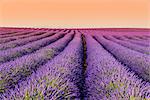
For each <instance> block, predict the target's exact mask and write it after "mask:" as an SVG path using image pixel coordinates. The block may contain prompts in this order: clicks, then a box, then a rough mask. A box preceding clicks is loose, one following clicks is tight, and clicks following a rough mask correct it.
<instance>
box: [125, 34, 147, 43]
mask: <svg viewBox="0 0 150 100" xmlns="http://www.w3.org/2000/svg"><path fill="white" fill-rule="evenodd" d="M123 37H125V38H127V39H129V40H135V41H143V42H144V41H147V40H148V39H143V38H142V36H138V38H137V36H133V35H132V36H129V35H123ZM139 37H140V38H139ZM141 38H142V39H141Z"/></svg>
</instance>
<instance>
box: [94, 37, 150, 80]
mask: <svg viewBox="0 0 150 100" xmlns="http://www.w3.org/2000/svg"><path fill="white" fill-rule="evenodd" d="M95 38H96V39H97V40H98V42H99V43H100V44H101V45H103V47H104V48H105V49H106V50H108V51H109V52H110V53H111V54H112V55H113V56H114V57H116V59H118V60H119V61H120V62H122V63H123V64H125V65H127V66H128V67H129V68H130V69H131V70H132V71H134V72H135V73H137V74H138V75H139V76H140V77H142V78H143V79H144V80H147V81H150V56H147V55H145V54H142V53H139V52H136V51H133V50H130V49H128V48H126V47H123V46H121V45H119V44H117V43H114V42H112V41H110V40H106V39H105V38H103V37H102V36H96V37H95Z"/></svg>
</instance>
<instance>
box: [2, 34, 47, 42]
mask: <svg viewBox="0 0 150 100" xmlns="http://www.w3.org/2000/svg"><path fill="white" fill-rule="evenodd" d="M43 33H46V32H28V34H26V35H21V36H14V37H8V38H2V39H1V40H0V43H1V44H3V43H8V42H11V41H14V40H21V39H23V38H29V37H31V36H38V35H41V34H43Z"/></svg>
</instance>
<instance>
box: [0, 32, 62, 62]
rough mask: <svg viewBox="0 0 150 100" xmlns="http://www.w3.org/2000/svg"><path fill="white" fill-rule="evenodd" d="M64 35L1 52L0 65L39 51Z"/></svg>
mask: <svg viewBox="0 0 150 100" xmlns="http://www.w3.org/2000/svg"><path fill="white" fill-rule="evenodd" d="M64 35H65V33H61V34H56V35H53V36H51V37H46V38H43V39H40V40H37V41H34V42H32V43H28V44H26V45H23V46H19V47H16V48H11V49H7V50H4V51H1V52H0V64H1V63H4V62H7V61H10V60H14V59H16V58H18V57H21V56H23V55H26V54H30V53H32V52H35V51H36V50H39V49H40V48H42V47H45V46H47V45H49V44H50V43H53V42H55V41H57V40H58V39H60V38H62V37H63V36H64Z"/></svg>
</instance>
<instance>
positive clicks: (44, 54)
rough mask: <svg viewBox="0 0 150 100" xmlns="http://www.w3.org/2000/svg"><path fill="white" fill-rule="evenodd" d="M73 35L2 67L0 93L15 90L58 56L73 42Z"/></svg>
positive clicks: (0, 71) (0, 68)
mask: <svg viewBox="0 0 150 100" xmlns="http://www.w3.org/2000/svg"><path fill="white" fill-rule="evenodd" d="M73 35H74V34H73V33H71V34H67V35H66V36H65V37H64V38H62V39H60V40H58V41H56V42H54V43H52V44H50V45H48V46H46V47H43V48H42V49H39V50H38V51H36V52H35V53H32V54H29V55H25V56H22V57H20V58H17V59H15V60H14V61H10V62H7V63H3V64H1V65H0V75H1V76H0V86H1V87H0V90H1V91H0V93H4V92H5V91H7V89H9V88H13V87H14V86H15V84H17V83H18V82H19V81H20V80H23V79H24V78H25V77H27V76H28V75H30V74H31V73H32V72H33V71H35V70H36V69H37V68H38V67H40V66H41V65H43V64H44V63H46V62H47V61H48V60H50V59H52V58H53V57H54V56H56V55H58V54H59V53H60V52H61V51H62V50H63V49H64V48H65V47H66V46H67V45H68V43H69V42H70V41H71V40H72V38H73Z"/></svg>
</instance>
